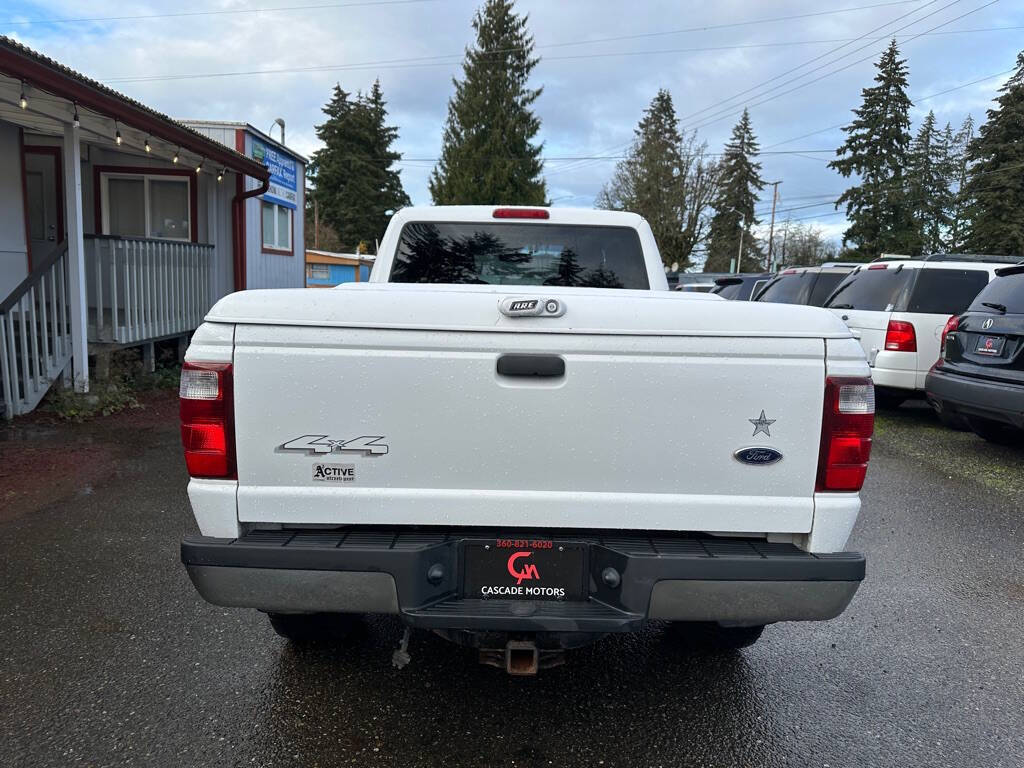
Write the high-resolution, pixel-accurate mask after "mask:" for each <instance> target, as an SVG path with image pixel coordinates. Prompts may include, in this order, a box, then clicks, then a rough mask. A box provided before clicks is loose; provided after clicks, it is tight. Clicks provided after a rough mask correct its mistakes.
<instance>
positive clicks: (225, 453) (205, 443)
mask: <svg viewBox="0 0 1024 768" xmlns="http://www.w3.org/2000/svg"><path fill="white" fill-rule="evenodd" d="M232 394H233V386H232V379H231V363H185V365H184V366H182V369H181V384H180V386H179V388H178V398H179V403H180V406H181V407H180V412H181V442H182V445H183V446H184V448H185V464H186V466H187V467H188V473H189V474H190V475H191V476H192V477H223V478H229V479H230V478H235V477H237V472H236V470H235V422H234V408H233V403H232Z"/></svg>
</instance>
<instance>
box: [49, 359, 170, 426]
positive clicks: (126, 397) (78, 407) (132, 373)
mask: <svg viewBox="0 0 1024 768" xmlns="http://www.w3.org/2000/svg"><path fill="white" fill-rule="evenodd" d="M180 376H181V365H180V364H179V363H178V361H177V354H176V352H175V351H174V350H173V349H163V350H159V349H158V355H157V360H156V370H155V371H153V372H149V371H146V370H145V367H144V365H143V362H142V350H141V349H139V348H134V349H121V350H118V351H116V352H113V353H111V359H110V375H109V377H108V378H107V379H105V380H99V379H96V378H95V377H92V378H90V380H89V391H88V392H87V393H80V392H75V391H74V390H73V389H70V388H68V389H65V388H64V387H62V386H55V387H53V388H52V389H50V391H49V392H48V393H47V395H46V397H45V398H44V399H43V402H42V405H41V409H42V410H43V411H44V412H46V413H50V414H53V415H54V416H56V417H57V418H59V419H61V420H63V421H76V422H81V421H88V420H90V419H94V418H97V417H100V416H110V415H111V414H114V413H119V412H121V411H125V410H129V409H133V408H143V407H144V406H143V405H142V404H141V403H140V402H139V395H140V394H142V393H144V392H149V391H154V390H167V389H176V388H177V386H178V380H179V378H180Z"/></svg>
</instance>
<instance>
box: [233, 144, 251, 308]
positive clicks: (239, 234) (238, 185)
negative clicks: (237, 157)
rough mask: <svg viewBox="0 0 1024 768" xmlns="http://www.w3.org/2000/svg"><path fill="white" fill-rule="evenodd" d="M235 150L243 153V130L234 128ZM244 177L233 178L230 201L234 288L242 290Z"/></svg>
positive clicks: (244, 251) (244, 283)
mask: <svg viewBox="0 0 1024 768" xmlns="http://www.w3.org/2000/svg"><path fill="white" fill-rule="evenodd" d="M235 151H236V152H238V153H239V154H243V155H244V154H245V131H244V130H243V129H241V128H236V129H235ZM243 195H245V177H244V176H242V175H241V174H238V176H237V177H236V178H235V199H234V200H232V201H231V224H232V249H233V251H234V254H233V255H234V260H235V290H236V291H244V290H245V286H246V263H245V259H246V253H247V250H248V249H247V247H246V237H245V202H244V199H245V198H244V197H243Z"/></svg>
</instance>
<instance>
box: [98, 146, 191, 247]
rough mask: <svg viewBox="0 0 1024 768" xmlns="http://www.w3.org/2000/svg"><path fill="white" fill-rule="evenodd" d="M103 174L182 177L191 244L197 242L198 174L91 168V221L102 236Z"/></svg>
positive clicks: (174, 170) (141, 167) (156, 169)
mask: <svg viewBox="0 0 1024 768" xmlns="http://www.w3.org/2000/svg"><path fill="white" fill-rule="evenodd" d="M104 173H124V174H130V175H140V176H141V175H143V174H145V175H148V176H184V177H186V178H187V179H188V180H189V181H188V208H189V210H188V216H189V229H190V230H191V232H190V233H189V234H190V235H191V239H192V242H193V243H198V242H199V179H198V178H196V177H197V176H198V175H199V174H198V173H196V172H195V171H189V170H187V169H185V168H160V167H147V166H144V165H97V166H93V169H92V179H93V221H94V224H95V227H96V234H97V235H99V234H103V196H102V185H101V182H100V177H101V175H102V174H104Z"/></svg>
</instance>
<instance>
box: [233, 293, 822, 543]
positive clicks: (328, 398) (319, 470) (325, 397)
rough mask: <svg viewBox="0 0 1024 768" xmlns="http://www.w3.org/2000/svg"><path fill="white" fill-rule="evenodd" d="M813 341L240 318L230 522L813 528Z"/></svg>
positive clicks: (817, 386) (816, 353) (818, 380)
mask: <svg viewBox="0 0 1024 768" xmlns="http://www.w3.org/2000/svg"><path fill="white" fill-rule="evenodd" d="M716 311H717V309H716ZM823 314H825V313H823ZM824 344H825V342H824V340H823V339H821V338H765V337H758V338H749V337H742V336H700V335H675V336H654V335H640V334H637V335H630V334H623V333H621V332H620V333H614V334H613V333H609V334H603V333H601V332H600V331H597V330H595V331H588V332H586V333H581V332H565V333H558V332H555V333H507V332H504V333H503V332H498V331H488V330H484V329H481V330H471V331H450V330H447V331H441V330H429V329H415V328H407V329H401V328H393V327H392V328H380V327H377V328H366V327H329V326H323V327H310V326H295V325H292V326H280V325H261V324H239V325H237V326H236V330H235V356H234V367H235V377H234V379H235V392H234V398H235V413H236V418H235V423H236V444H237V462H238V480H239V487H238V515H239V519H240V520H241V521H250V522H263V523H285V524H344V523H350V524H361V523H366V524H370V523H372V524H406V525H407V524H424V525H427V524H429V525H439V524H443V525H478V526H509V527H511V526H531V527H580V526H585V527H588V528H626V529H663V530H677V531H683V530H695V531H721V532H764V531H777V532H806V531H808V530H810V527H811V522H812V516H813V492H814V483H815V472H816V465H817V454H818V440H817V439H813V438H809V437H808V436H810V435H815V436H816V435H818V434H820V430H821V410H822V407H821V403H822V392H823V388H824V378H825V363H824V357H825V353H824ZM506 355H533V356H535V357H533V358H529V359H527V360H526V366H527V368H529V366H530V365H531V364H532V363H531V360H532V361H533V362H536V361H538V360H539V361H541V367H542V368H543V367H544V364H545V363H544V361H548V362H551V361H552V360H557V359H561V360H562V361H564V373H563V374H562V375H554V376H530V375H527V376H520V375H514V374H515V372H516V370H517V369H516V368H515V367H513V368H512V369H506V370H512V372H513V375H505V374H501V373H499V372H498V360H499V358H501V357H502V356H506ZM527 372H529V371H528V370H527ZM551 372H552V371H549V373H551ZM762 417H763V418H762ZM755 422H756V423H755ZM755 446H756V447H760V446H767V447H771V448H773V449H775V450H776V451H778V452H779V453H781V455H782V459H781V460H780V461H777V462H776V463H773V464H768V465H751V464H746V463H743V462H741V461H739V460H738V459H737V458H736V457H735V456H734V454H735V453H736V452H737V451H738V450H741V449H744V448H748V447H755Z"/></svg>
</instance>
